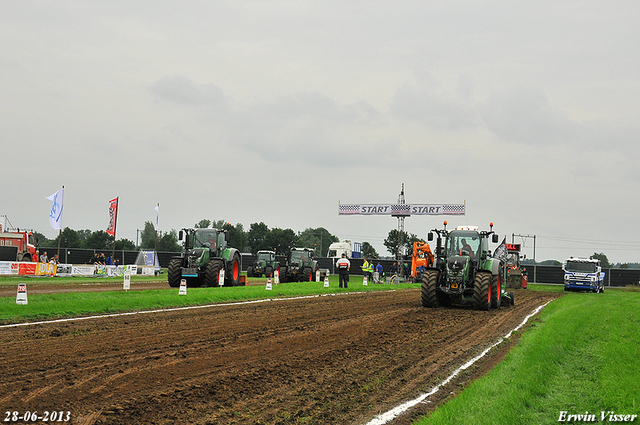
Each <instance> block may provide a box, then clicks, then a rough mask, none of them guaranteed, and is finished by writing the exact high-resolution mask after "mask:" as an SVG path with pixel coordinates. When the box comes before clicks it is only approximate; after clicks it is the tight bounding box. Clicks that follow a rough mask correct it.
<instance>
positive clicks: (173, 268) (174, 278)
mask: <svg viewBox="0 0 640 425" xmlns="http://www.w3.org/2000/svg"><path fill="white" fill-rule="evenodd" d="M181 277H182V259H181V258H174V259H172V260H171V261H170V262H169V268H168V269H167V280H168V281H169V286H170V287H172V288H177V287H179V286H180V278H181Z"/></svg>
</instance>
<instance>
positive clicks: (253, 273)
mask: <svg viewBox="0 0 640 425" xmlns="http://www.w3.org/2000/svg"><path fill="white" fill-rule="evenodd" d="M274 271H278V273H279V272H280V263H278V262H277V261H276V253H275V252H274V251H258V252H257V254H256V261H255V262H254V263H253V265H252V266H249V267H247V276H248V277H262V275H264V276H265V277H274V276H273V272H274Z"/></svg>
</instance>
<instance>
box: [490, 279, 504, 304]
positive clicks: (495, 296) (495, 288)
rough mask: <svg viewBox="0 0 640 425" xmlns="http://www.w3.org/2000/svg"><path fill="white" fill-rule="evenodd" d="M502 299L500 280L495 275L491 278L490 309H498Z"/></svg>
mask: <svg viewBox="0 0 640 425" xmlns="http://www.w3.org/2000/svg"><path fill="white" fill-rule="evenodd" d="M501 299H502V279H500V275H499V274H497V275H495V276H492V277H491V308H500V301H501Z"/></svg>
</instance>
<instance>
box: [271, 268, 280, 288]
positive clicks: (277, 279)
mask: <svg viewBox="0 0 640 425" xmlns="http://www.w3.org/2000/svg"><path fill="white" fill-rule="evenodd" d="M273 283H275V284H276V285H277V284H278V283H280V270H278V269H276V270H274V271H273Z"/></svg>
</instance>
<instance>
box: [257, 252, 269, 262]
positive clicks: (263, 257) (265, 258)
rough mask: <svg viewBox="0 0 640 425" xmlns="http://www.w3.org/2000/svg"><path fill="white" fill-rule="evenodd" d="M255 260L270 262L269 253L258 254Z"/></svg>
mask: <svg viewBox="0 0 640 425" xmlns="http://www.w3.org/2000/svg"><path fill="white" fill-rule="evenodd" d="M256 260H257V261H271V253H270V252H258V255H257V257H256Z"/></svg>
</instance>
